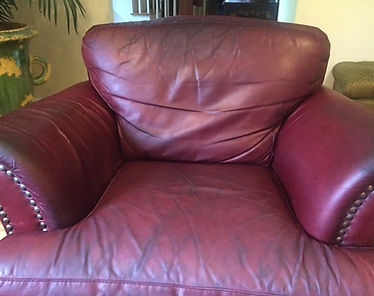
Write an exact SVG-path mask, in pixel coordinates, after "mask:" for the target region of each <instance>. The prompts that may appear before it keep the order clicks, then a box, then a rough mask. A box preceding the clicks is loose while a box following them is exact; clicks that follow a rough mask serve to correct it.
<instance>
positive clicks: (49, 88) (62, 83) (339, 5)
mask: <svg viewBox="0 0 374 296" xmlns="http://www.w3.org/2000/svg"><path fill="white" fill-rule="evenodd" d="M26 2H28V1H21V0H19V1H18V2H17V4H18V5H19V11H18V12H16V13H15V16H16V18H15V20H16V21H18V22H22V23H27V24H29V26H30V27H31V28H33V29H36V30H37V31H39V35H38V36H37V37H35V38H34V39H33V40H32V41H31V54H36V55H41V56H43V57H45V58H47V59H48V60H49V61H50V63H51V65H52V75H51V77H50V80H49V81H48V82H46V83H45V84H43V85H41V86H37V87H36V88H35V97H36V98H43V97H45V96H47V95H49V94H52V93H55V92H57V91H59V90H62V89H64V88H66V87H67V86H70V85H72V84H75V83H76V82H78V81H83V80H85V79H87V75H86V69H85V67H84V65H83V61H82V58H81V50H80V47H81V39H82V36H83V34H84V32H85V31H86V30H87V29H88V28H90V27H91V26H92V25H93V24H97V23H106V22H111V21H113V20H114V19H115V20H117V21H125V20H130V19H131V20H134V17H131V15H130V13H131V11H132V9H131V0H82V3H83V4H84V6H85V8H86V10H87V16H86V19H83V18H80V20H79V21H80V26H79V34H78V35H76V34H75V33H72V34H70V35H68V34H67V32H66V23H65V18H64V10H60V12H61V13H60V14H59V25H58V27H55V26H54V24H53V23H50V22H48V21H47V20H45V19H44V18H42V17H41V15H40V14H39V11H38V9H37V5H36V4H37V3H36V2H37V1H34V2H35V3H34V5H33V7H32V9H31V10H30V9H29V8H28V4H26ZM112 2H113V7H112ZM113 9H114V11H115V12H114V15H113ZM127 18H129V19H127ZM137 20H138V19H137ZM279 20H280V21H288V22H292V21H295V22H296V23H301V24H308V25H313V26H317V27H319V28H321V29H322V30H323V31H324V32H326V33H327V35H328V36H329V39H330V41H331V44H332V49H331V58H330V63H329V66H328V70H327V75H326V80H325V84H326V85H327V86H329V87H332V84H333V77H332V74H331V69H332V67H333V66H334V65H335V64H336V63H338V62H340V61H346V60H352V61H357V60H374V38H373V35H374V0H344V1H340V0H329V1H325V0H313V1H311V0H282V1H280V8H279ZM34 72H35V73H37V72H38V69H37V67H34Z"/></svg>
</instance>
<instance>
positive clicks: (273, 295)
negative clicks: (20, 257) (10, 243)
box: [0, 277, 286, 296]
mask: <svg viewBox="0 0 374 296" xmlns="http://www.w3.org/2000/svg"><path fill="white" fill-rule="evenodd" d="M1 281H2V282H11V283H12V282H15V283H25V284H29V283H30V282H34V283H46V284H47V283H87V284H95V283H100V284H108V285H132V286H144V287H146V286H148V287H156V288H157V287H158V288H168V289H179V290H193V291H204V292H214V293H215V292H218V293H225V294H234V295H249V296H250V295H254V296H286V294H280V293H271V292H265V293H264V292H255V291H243V290H237V291H236V290H233V289H226V288H213V287H194V286H188V285H178V284H163V283H147V282H141V283H138V282H132V281H126V280H104V279H97V280H85V279H54V278H45V279H34V278H19V279H15V278H4V277H0V282H1Z"/></svg>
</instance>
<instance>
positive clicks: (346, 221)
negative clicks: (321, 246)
mask: <svg viewBox="0 0 374 296" xmlns="http://www.w3.org/2000/svg"><path fill="white" fill-rule="evenodd" d="M373 191H374V185H369V186H367V187H366V191H363V192H361V193H360V195H359V196H358V198H357V199H356V200H355V202H354V203H353V205H352V207H351V208H350V209H349V210H348V213H347V215H346V216H345V218H344V221H343V223H342V225H341V228H340V230H339V231H338V236H337V237H336V239H335V240H336V243H337V244H341V243H342V242H343V240H344V236H345V235H346V233H347V232H346V229H347V228H348V227H349V225H350V222H351V221H352V220H353V219H354V217H355V215H356V213H357V212H358V208H359V207H361V206H362V204H363V202H364V200H366V199H367V198H368V196H369V193H371V192H373Z"/></svg>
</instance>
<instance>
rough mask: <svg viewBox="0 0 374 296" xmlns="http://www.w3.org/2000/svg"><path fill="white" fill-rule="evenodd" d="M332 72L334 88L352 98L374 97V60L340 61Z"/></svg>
mask: <svg viewBox="0 0 374 296" xmlns="http://www.w3.org/2000/svg"><path fill="white" fill-rule="evenodd" d="M332 74H333V76H334V78H335V82H334V90H336V91H338V92H340V93H342V94H343V95H345V96H347V97H348V98H351V99H374V62H367V61H363V62H340V63H338V64H336V65H335V66H334V68H333V69H332Z"/></svg>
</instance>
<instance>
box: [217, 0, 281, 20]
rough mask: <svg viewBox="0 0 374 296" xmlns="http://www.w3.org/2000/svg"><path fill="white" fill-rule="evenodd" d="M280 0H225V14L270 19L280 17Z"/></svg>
mask: <svg viewBox="0 0 374 296" xmlns="http://www.w3.org/2000/svg"><path fill="white" fill-rule="evenodd" d="M278 9H279V1H278V0H269V1H265V0H244V1H241V0H225V1H224V2H223V12H224V15H230V16H241V17H251V18H260V19H268V20H275V21H276V20H277V19H278Z"/></svg>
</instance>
